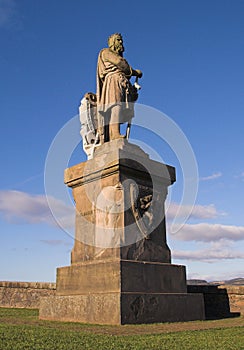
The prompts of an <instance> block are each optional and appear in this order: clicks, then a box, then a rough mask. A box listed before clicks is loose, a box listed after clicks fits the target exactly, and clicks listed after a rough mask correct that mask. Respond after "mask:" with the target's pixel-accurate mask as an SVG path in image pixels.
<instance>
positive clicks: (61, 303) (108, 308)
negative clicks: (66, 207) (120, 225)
mask: <svg viewBox="0 0 244 350" xmlns="http://www.w3.org/2000/svg"><path fill="white" fill-rule="evenodd" d="M40 318H41V319H48V320H56V321H71V322H85V323H98V324H114V325H120V324H127V323H128V324H129V323H135V324H136V323H154V322H178V321H190V320H203V319H204V304H203V296H202V294H187V288H186V278H185V267H184V266H181V265H173V264H163V263H153V262H143V261H128V260H119V259H118V260H111V261H109V260H107V261H93V262H86V263H81V264H77V265H72V266H67V267H61V268H58V270H57V296H54V297H49V298H42V300H41V306H40Z"/></svg>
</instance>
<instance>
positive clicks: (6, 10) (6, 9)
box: [0, 0, 16, 27]
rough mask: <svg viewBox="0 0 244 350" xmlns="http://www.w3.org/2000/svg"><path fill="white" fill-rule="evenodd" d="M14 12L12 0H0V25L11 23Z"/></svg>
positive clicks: (5, 25) (14, 7)
mask: <svg viewBox="0 0 244 350" xmlns="http://www.w3.org/2000/svg"><path fill="white" fill-rule="evenodd" d="M15 13H16V3H15V1H14V0H0V27H7V26H9V25H11V23H12V20H13V19H14V16H15Z"/></svg>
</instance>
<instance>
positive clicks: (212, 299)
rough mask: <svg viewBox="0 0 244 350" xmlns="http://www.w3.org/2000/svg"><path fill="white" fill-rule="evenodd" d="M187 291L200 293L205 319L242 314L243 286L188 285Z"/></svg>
mask: <svg viewBox="0 0 244 350" xmlns="http://www.w3.org/2000/svg"><path fill="white" fill-rule="evenodd" d="M187 291H188V293H202V294H203V297H204V306H205V315H206V318H207V319H216V318H224V317H232V316H238V314H239V313H241V314H244V286H231V285H228V286H227V285H222V286H215V285H208V284H206V285H188V286H187Z"/></svg>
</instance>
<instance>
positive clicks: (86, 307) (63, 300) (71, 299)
mask: <svg viewBox="0 0 244 350" xmlns="http://www.w3.org/2000/svg"><path fill="white" fill-rule="evenodd" d="M39 317H40V319H45V320H53V321H66V322H83V323H93V324H112V325H123V324H141V323H159V322H183V321H192V320H203V319H204V305H203V298H202V294H187V293H184V294H183V293H182V294H174V293H173V294H172V293H148V294H144V293H119V292H115V293H97V294H96V293H92V294H84V295H72V296H55V297H47V298H42V300H41V308H40V316H39Z"/></svg>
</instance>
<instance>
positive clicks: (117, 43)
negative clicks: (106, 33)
mask: <svg viewBox="0 0 244 350" xmlns="http://www.w3.org/2000/svg"><path fill="white" fill-rule="evenodd" d="M114 49H115V51H116V52H117V53H119V54H122V53H123V52H124V46H123V39H122V37H121V36H116V37H115V38H114Z"/></svg>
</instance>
